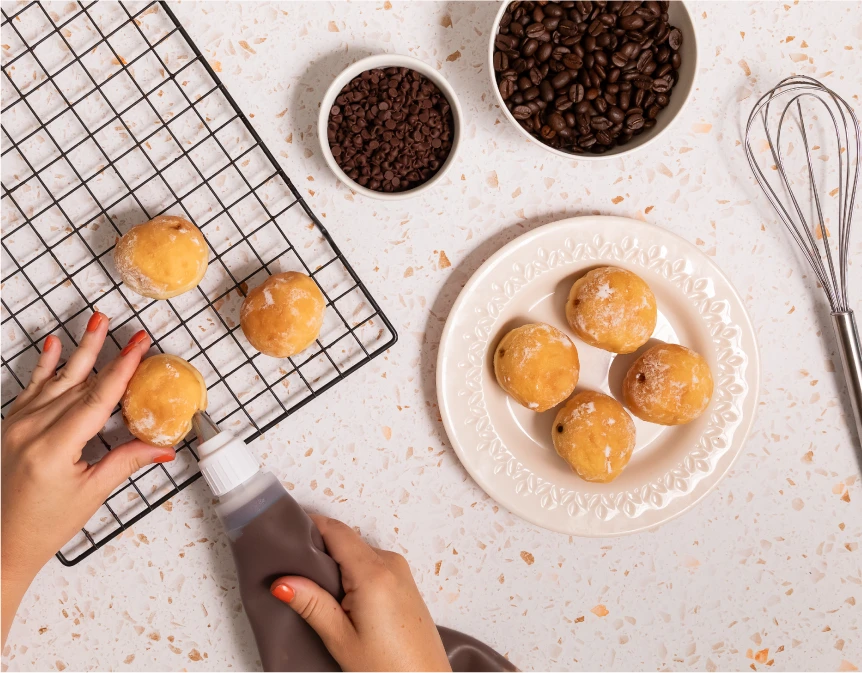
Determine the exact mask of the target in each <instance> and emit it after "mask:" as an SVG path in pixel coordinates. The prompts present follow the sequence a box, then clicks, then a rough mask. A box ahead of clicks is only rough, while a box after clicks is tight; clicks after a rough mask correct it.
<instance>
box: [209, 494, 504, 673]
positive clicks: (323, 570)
mask: <svg viewBox="0 0 862 673" xmlns="http://www.w3.org/2000/svg"><path fill="white" fill-rule="evenodd" d="M271 488H272V487H271ZM275 488H277V489H280V486H279V485H275ZM282 492H283V497H278V496H277V494H275V493H271V494H270V493H267V494H266V495H267V496H271V498H266V499H267V500H270V501H273V500H274V501H275V502H274V504H272V505H270V506H269V507H268V508H267V509H266V510H265V511H263V512H260V513H257V514H256V515H254V513H253V512H250V511H249V510H248V508H253V507H254V506H255V505H256V503H255V502H251V503H249V504H248V505H246V506H245V507H244V508H241V509H240V510H239V511H238V512H236V513H233V514H231V515H230V516H229V517H228V519H227V520H225V522H224V523H225V525H226V527H227V529H228V531H229V534H230V537H231V547H232V549H233V554H234V559H235V560H236V567H237V574H238V576H239V585H240V594H241V596H242V602H243V605H244V606H245V611H246V614H247V615H248V619H249V622H251V628H252V631H253V632H254V637H255V640H256V641H257V648H258V650H259V651H260V658H261V661H262V662H263V668H264V670H265V671H340V670H341V669H340V668H339V666H338V664H337V663H336V661H335V660H334V659H333V658H332V656H331V655H330V654H329V652H328V651H327V649H326V647H324V645H323V642H322V641H321V640H320V638H319V637H318V635H317V633H315V631H314V629H312V628H311V627H310V626H309V625H308V624H307V623H306V622H305V620H304V619H302V617H300V616H299V615H298V614H296V613H295V612H294V611H293V610H291V609H290V608H289V607H288V606H286V605H284V604H283V603H281V602H280V601H278V600H277V599H276V598H274V597H273V596H272V595H271V594H270V593H269V587H270V586H271V584H272V582H273V581H274V580H276V579H278V578H279V577H282V576H284V575H301V576H303V577H307V578H308V579H310V580H313V581H314V582H316V583H317V584H318V585H320V586H321V587H323V588H324V589H326V590H327V591H328V592H330V593H331V594H332V595H333V596H335V597H336V598H337V599H338V600H339V601H340V600H341V599H342V598H343V597H344V591H343V589H342V586H341V573H340V572H339V569H338V564H337V563H336V562H335V561H334V560H333V559H332V557H331V556H329V555H328V554H327V553H326V547H325V546H324V544H323V538H322V537H321V535H320V531H318V530H317V527H316V526H315V525H314V522H313V521H312V520H311V519H310V518H309V517H308V515H307V514H306V513H305V512H304V511H303V510H302V508H301V507H300V506H299V504H298V503H297V502H296V501H295V500H294V499H293V498H291V497H290V495H288V494H287V493H286V492H284V491H282ZM257 502H260V500H258V501H257ZM243 510H245V511H243ZM249 519H251V521H250V522H249V523H248V524H246V525H244V526H242V527H241V528H239V529H238V530H237V529H233V530H232V528H233V527H232V526H231V523H232V521H233V522H239V521H243V522H245V521H248V520H249ZM438 630H439V632H440V637H441V639H442V640H443V645H444V647H445V648H446V653H447V655H448V656H449V663H450V664H451V665H452V670H453V671H515V670H517V669H516V668H515V667H514V666H513V665H512V664H511V663H509V661H508V660H507V659H505V658H504V657H503V656H501V655H500V654H498V653H497V652H495V651H494V650H492V649H491V648H490V647H488V646H487V645H485V644H483V643H480V642H479V641H478V640H476V639H475V638H471V637H470V636H467V635H464V634H463V633H459V632H458V631H453V630H451V629H447V628H443V627H438Z"/></svg>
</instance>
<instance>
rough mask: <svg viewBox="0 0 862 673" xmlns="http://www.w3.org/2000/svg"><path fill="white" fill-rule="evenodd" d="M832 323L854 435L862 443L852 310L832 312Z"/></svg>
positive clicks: (860, 359) (861, 377)
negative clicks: (851, 410)
mask: <svg viewBox="0 0 862 673" xmlns="http://www.w3.org/2000/svg"><path fill="white" fill-rule="evenodd" d="M832 324H833V326H834V327H835V336H836V337H837V339H838V352H839V353H841V364H842V365H843V366H844V378H845V379H846V381H847V392H848V394H849V395H850V406H851V407H852V408H853V417H854V418H855V420H856V437H857V439H858V441H859V442H860V444H862V347H860V346H859V330H857V329H856V318H855V317H854V316H853V311H847V312H846V313H833V314H832Z"/></svg>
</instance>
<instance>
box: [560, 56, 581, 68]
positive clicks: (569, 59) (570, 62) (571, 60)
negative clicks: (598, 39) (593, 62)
mask: <svg viewBox="0 0 862 673" xmlns="http://www.w3.org/2000/svg"><path fill="white" fill-rule="evenodd" d="M562 61H563V65H564V66H566V67H567V68H568V69H569V70H580V69H581V66H583V65H584V60H583V59H582V58H581V57H580V56H578V55H577V54H566V55H565V56H563V58H562Z"/></svg>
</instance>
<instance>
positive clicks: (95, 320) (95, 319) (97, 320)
mask: <svg viewBox="0 0 862 673" xmlns="http://www.w3.org/2000/svg"><path fill="white" fill-rule="evenodd" d="M102 318H103V315H102V314H101V313H99V312H98V311H96V312H95V313H94V314H93V315H91V316H90V320H89V321H88V322H87V331H88V332H95V331H96V330H97V329H99V325H101V324H102Z"/></svg>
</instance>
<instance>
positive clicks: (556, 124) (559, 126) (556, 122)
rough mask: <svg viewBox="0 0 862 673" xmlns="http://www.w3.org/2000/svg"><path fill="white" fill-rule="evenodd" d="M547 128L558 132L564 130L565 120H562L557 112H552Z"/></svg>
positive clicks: (561, 116)
mask: <svg viewBox="0 0 862 673" xmlns="http://www.w3.org/2000/svg"><path fill="white" fill-rule="evenodd" d="M548 126H550V127H551V128H552V129H554V131H557V132H559V131H562V130H563V129H564V128H566V120H565V119H563V115H561V114H559V113H558V112H553V113H551V115H550V116H549V117H548Z"/></svg>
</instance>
